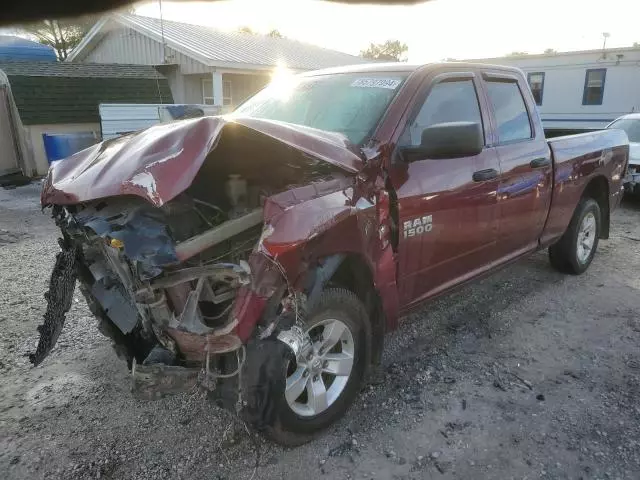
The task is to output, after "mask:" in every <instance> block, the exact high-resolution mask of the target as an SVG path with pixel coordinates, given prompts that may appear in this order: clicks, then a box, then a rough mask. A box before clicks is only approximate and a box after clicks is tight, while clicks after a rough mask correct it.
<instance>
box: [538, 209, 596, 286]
mask: <svg viewBox="0 0 640 480" xmlns="http://www.w3.org/2000/svg"><path fill="white" fill-rule="evenodd" d="M601 218H602V215H601V212H600V205H598V202H596V201H595V200H594V199H592V198H583V199H582V200H580V203H579V204H578V206H577V208H576V210H575V212H574V214H573V218H572V219H571V223H569V227H567V230H566V232H564V235H562V237H561V238H560V240H559V241H558V242H557V243H555V244H553V245H551V246H550V247H549V261H550V262H551V266H552V267H553V268H555V269H556V270H558V271H560V272H562V273H569V274H572V275H580V274H581V273H583V272H585V271H586V270H587V268H589V265H590V264H591V261H592V260H593V256H594V255H595V253H596V249H597V248H598V240H599V238H600V230H601ZM579 240H581V242H580V245H579ZM587 245H590V248H589V249H588V251H587V249H586V248H585V246H587Z"/></svg>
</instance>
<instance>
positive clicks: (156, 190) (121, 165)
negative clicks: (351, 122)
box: [41, 117, 363, 206]
mask: <svg viewBox="0 0 640 480" xmlns="http://www.w3.org/2000/svg"><path fill="white" fill-rule="evenodd" d="M230 124H237V125H241V126H243V127H244V128H247V129H248V130H249V132H250V133H253V134H256V135H266V136H268V137H269V138H271V139H273V140H274V141H277V142H281V143H284V144H286V145H289V146H291V147H294V148H296V149H298V150H301V151H303V152H305V153H307V154H309V155H311V156H314V157H315V158H318V159H320V160H324V161H327V162H329V163H331V164H334V165H337V166H340V167H342V168H344V169H345V171H348V172H352V173H355V172H358V171H360V170H361V169H362V166H363V162H362V159H361V158H360V157H359V156H358V155H357V154H356V153H354V151H353V149H352V147H350V146H349V144H348V142H347V141H346V140H345V137H344V136H343V135H340V134H337V133H331V132H321V131H318V130H314V129H310V128H306V127H299V126H296V125H291V124H284V123H279V122H273V121H269V120H262V119H254V118H251V119H250V118H234V119H233V120H230V119H227V118H225V117H202V118H197V119H190V120H181V121H177V122H171V123H167V124H161V125H155V126H153V127H150V128H148V129H146V130H143V131H141V132H138V133H135V134H133V135H126V136H123V137H119V138H116V139H113V140H107V141H104V142H102V143H99V144H97V145H95V146H92V147H90V148H87V149H86V150H82V151H81V152H78V153H76V154H75V155H72V156H71V157H69V158H67V159H65V160H63V161H61V162H57V163H56V164H55V165H54V166H53V167H52V168H51V169H50V170H49V174H48V175H47V178H46V181H45V183H44V186H43V189H42V195H41V202H42V204H43V205H50V204H59V205H68V204H73V203H79V202H85V201H90V200H97V199H100V198H106V197H111V196H116V195H136V196H139V197H142V198H144V199H145V200H147V201H149V202H151V203H152V204H154V205H156V206H161V205H163V204H165V203H166V202H168V201H170V200H171V199H173V198H175V197H176V196H177V195H178V194H180V193H182V192H183V191H185V190H186V189H187V188H188V187H189V186H190V185H191V183H192V182H193V180H194V178H195V177H196V174H197V173H198V171H199V170H200V167H201V166H202V164H203V162H204V160H205V158H206V157H207V155H208V154H209V153H210V152H211V151H212V150H213V149H214V148H215V147H216V145H217V142H218V139H219V138H220V136H221V135H222V134H223V131H224V127H225V126H226V125H230Z"/></svg>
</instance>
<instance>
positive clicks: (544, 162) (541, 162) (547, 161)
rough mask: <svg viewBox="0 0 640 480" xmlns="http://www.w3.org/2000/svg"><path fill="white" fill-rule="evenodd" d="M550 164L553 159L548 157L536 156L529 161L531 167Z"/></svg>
mask: <svg viewBox="0 0 640 480" xmlns="http://www.w3.org/2000/svg"><path fill="white" fill-rule="evenodd" d="M548 165H551V159H550V158H547V157H540V158H536V159H534V160H531V162H529V166H530V167H531V168H540V167H546V166H548Z"/></svg>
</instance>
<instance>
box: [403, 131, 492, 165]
mask: <svg viewBox="0 0 640 480" xmlns="http://www.w3.org/2000/svg"><path fill="white" fill-rule="evenodd" d="M483 147H484V136H483V133H482V126H481V125H480V124H479V123H477V122H447V123H436V124H435V125H431V126H429V127H427V128H425V129H424V130H422V136H421V141H420V145H418V146H417V147H404V148H403V149H402V156H403V158H404V160H405V161H407V162H411V161H414V160H424V159H427V158H428V159H440V158H455V157H468V156H471V155H477V154H479V153H480V152H482V148H483Z"/></svg>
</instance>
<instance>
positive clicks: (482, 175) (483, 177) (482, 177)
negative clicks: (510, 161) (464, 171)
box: [473, 168, 498, 182]
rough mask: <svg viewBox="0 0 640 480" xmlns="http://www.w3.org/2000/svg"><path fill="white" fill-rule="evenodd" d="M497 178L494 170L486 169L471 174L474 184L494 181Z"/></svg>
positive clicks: (496, 172)
mask: <svg viewBox="0 0 640 480" xmlns="http://www.w3.org/2000/svg"><path fill="white" fill-rule="evenodd" d="M497 176H498V171H497V170H496V169H495V168H487V169H486V170H478V171H477V172H474V174H473V181H474V182H485V181H487V180H491V179H494V178H496V177H497Z"/></svg>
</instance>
